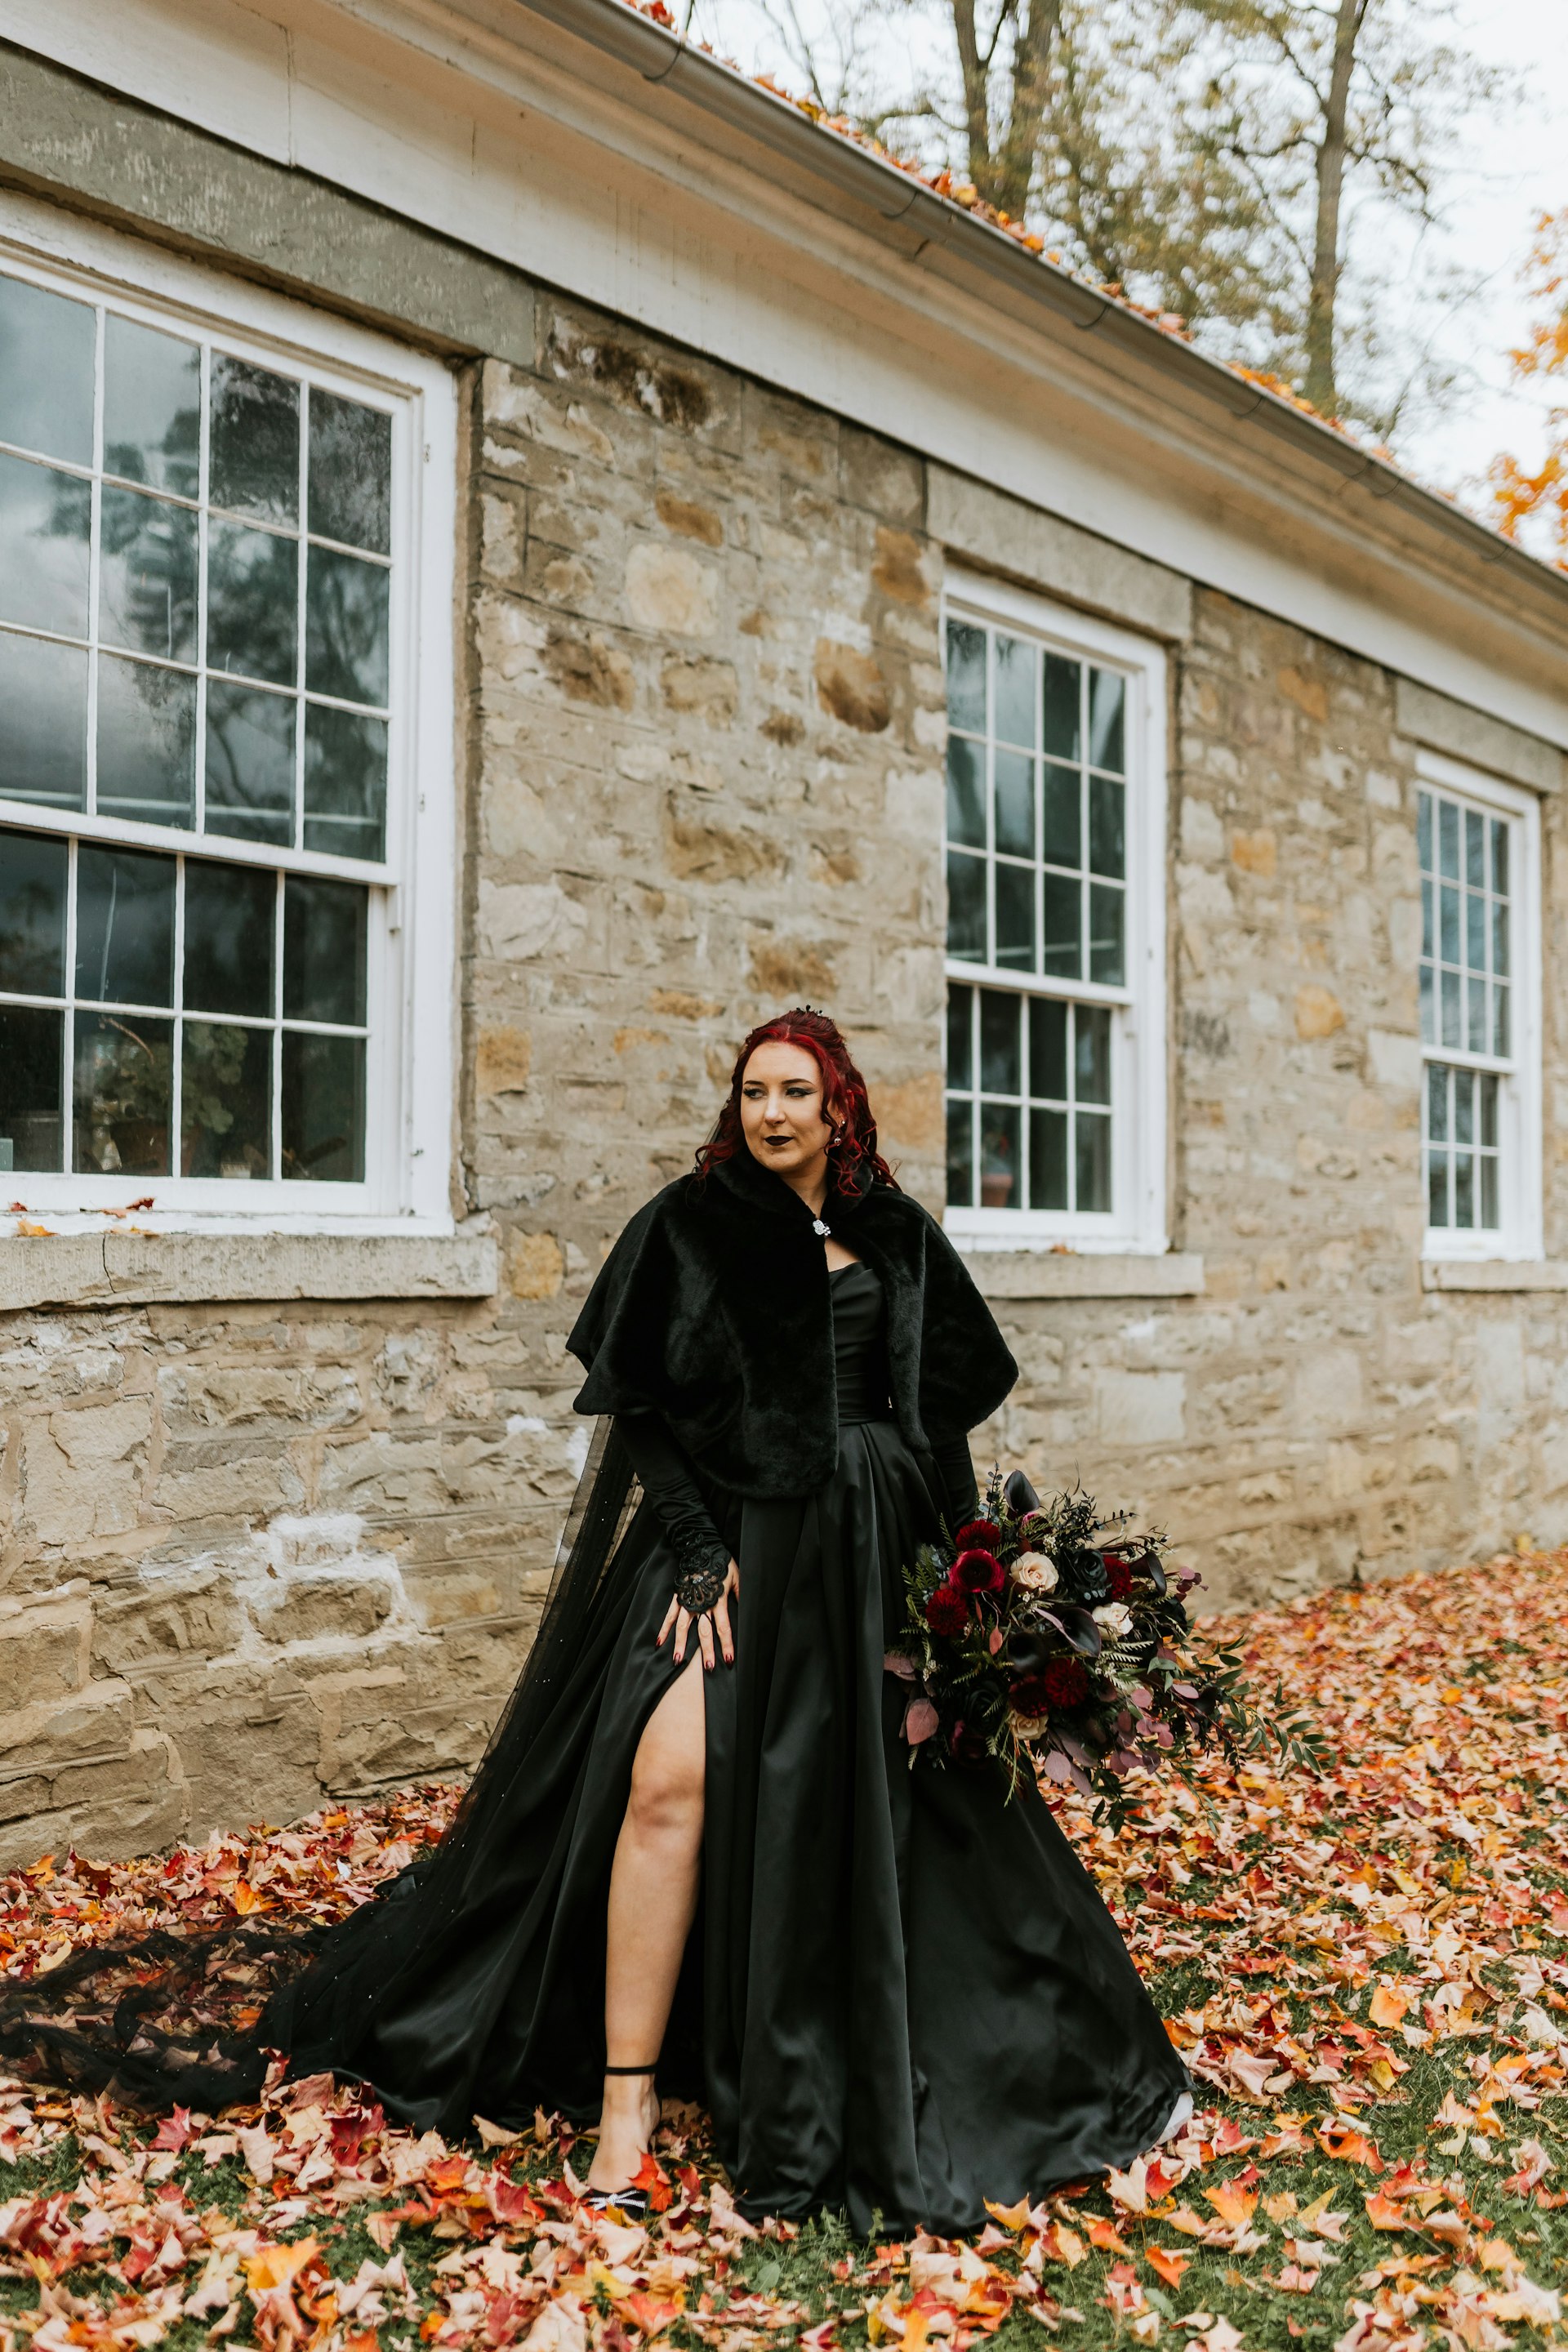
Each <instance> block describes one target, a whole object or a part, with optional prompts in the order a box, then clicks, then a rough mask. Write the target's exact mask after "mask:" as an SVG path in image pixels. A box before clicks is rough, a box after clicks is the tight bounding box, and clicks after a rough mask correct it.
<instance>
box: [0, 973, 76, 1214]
mask: <svg viewBox="0 0 1568 2352" xmlns="http://www.w3.org/2000/svg"><path fill="white" fill-rule="evenodd" d="M65 1024H66V1016H65V1014H64V1013H48V1012H46V1011H45V1010H44V1009H43V1007H42V1006H39V1005H32V1004H0V1175H9V1174H11V1173H12V1172H13V1171H21V1170H23V1169H33V1170H52V1171H55V1172H56V1173H57V1174H58V1171H59V1168H60V1144H61V1123H60V1083H61V1072H60V1061H61V1056H62V1055H63V1053H64V1050H65Z"/></svg>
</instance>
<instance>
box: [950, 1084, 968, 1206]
mask: <svg viewBox="0 0 1568 2352" xmlns="http://www.w3.org/2000/svg"><path fill="white" fill-rule="evenodd" d="M973 1146H974V1106H973V1103H968V1102H963V1101H957V1100H953V1099H951V1098H950V1100H949V1102H948V1106H947V1205H948V1207H949V1208H950V1209H972V1208H973V1206H974V1167H973Z"/></svg>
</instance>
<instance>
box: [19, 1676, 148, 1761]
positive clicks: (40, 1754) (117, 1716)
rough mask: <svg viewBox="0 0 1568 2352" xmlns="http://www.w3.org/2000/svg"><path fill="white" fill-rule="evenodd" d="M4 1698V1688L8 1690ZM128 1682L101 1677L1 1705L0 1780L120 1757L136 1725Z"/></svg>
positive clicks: (127, 1745) (132, 1697) (126, 1747)
mask: <svg viewBox="0 0 1568 2352" xmlns="http://www.w3.org/2000/svg"><path fill="white" fill-rule="evenodd" d="M7 1699H9V1693H7ZM135 1720H136V1717H135V1696H134V1694H133V1693H132V1688H131V1685H130V1684H129V1683H125V1682H120V1681H117V1680H110V1679H109V1678H108V1677H103V1678H100V1680H99V1681H97V1682H90V1683H88V1684H87V1685H85V1686H84V1687H83V1688H82V1689H80V1690H76V1691H72V1692H71V1693H70V1694H69V1695H68V1696H67V1697H65V1698H41V1699H35V1700H33V1701H32V1702H31V1704H28V1705H24V1704H16V1705H15V1706H13V1705H10V1704H7V1705H6V1706H3V1707H0V1783H9V1782H11V1781H14V1780H21V1779H24V1778H27V1777H29V1776H36V1775H37V1773H39V1772H45V1773H47V1771H49V1770H50V1769H54V1768H56V1767H58V1766H60V1765H64V1764H82V1763H93V1762H102V1761H104V1760H105V1759H110V1758H113V1757H116V1756H123V1755H124V1754H125V1753H126V1752H127V1750H128V1748H129V1747H130V1744H131V1735H132V1731H133V1730H134V1728H135Z"/></svg>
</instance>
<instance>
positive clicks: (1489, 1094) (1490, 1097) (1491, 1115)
mask: <svg viewBox="0 0 1568 2352" xmlns="http://www.w3.org/2000/svg"><path fill="white" fill-rule="evenodd" d="M1481 1141H1482V1142H1483V1143H1484V1144H1486V1145H1488V1146H1489V1149H1490V1150H1494V1151H1495V1150H1496V1149H1497V1080H1496V1079H1495V1078H1487V1077H1483V1078H1482V1080H1481Z"/></svg>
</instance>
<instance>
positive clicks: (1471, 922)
mask: <svg viewBox="0 0 1568 2352" xmlns="http://www.w3.org/2000/svg"><path fill="white" fill-rule="evenodd" d="M1465 961H1466V962H1467V963H1468V965H1469V967H1470V970H1471V971H1485V970H1486V968H1487V902H1486V900H1485V899H1484V898H1481V897H1479V895H1478V894H1477V892H1475V891H1474V890H1467V891H1466V893H1465Z"/></svg>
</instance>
